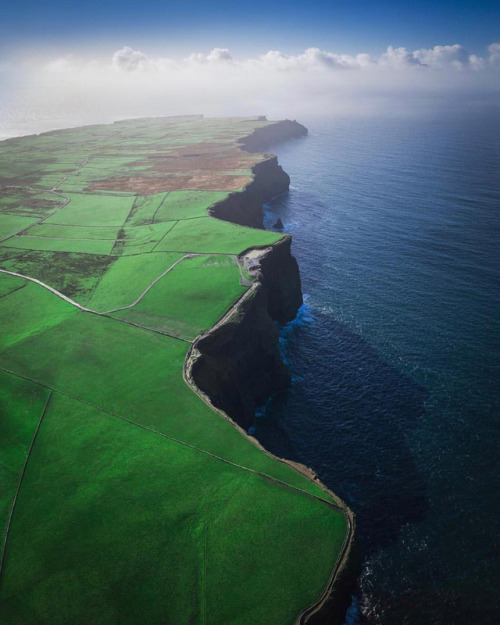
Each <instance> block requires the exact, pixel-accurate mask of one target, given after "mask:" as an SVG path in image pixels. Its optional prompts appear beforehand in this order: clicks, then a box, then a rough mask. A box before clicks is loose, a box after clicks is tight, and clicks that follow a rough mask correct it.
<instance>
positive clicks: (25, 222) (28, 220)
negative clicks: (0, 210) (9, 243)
mask: <svg viewBox="0 0 500 625" xmlns="http://www.w3.org/2000/svg"><path fill="white" fill-rule="evenodd" d="M35 221H36V219H33V218H32V217H20V216H19V215H2V214H0V239H4V238H5V237H10V236H11V235H13V234H15V233H16V232H20V231H21V230H24V229H25V228H28V227H29V226H30V225H31V224H32V223H34V222H35Z"/></svg>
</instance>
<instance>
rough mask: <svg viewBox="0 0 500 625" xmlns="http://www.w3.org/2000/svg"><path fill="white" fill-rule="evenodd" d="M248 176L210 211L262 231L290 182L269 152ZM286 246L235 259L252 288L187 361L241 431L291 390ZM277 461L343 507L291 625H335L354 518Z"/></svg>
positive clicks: (351, 556)
mask: <svg viewBox="0 0 500 625" xmlns="http://www.w3.org/2000/svg"><path fill="white" fill-rule="evenodd" d="M306 133H307V130H306V129H305V128H304V127H303V126H301V125H300V124H297V123H296V122H289V121H286V122H279V123H277V124H275V125H273V126H267V127H265V128H261V129H258V130H257V131H255V132H254V133H252V134H251V135H249V137H246V138H245V139H244V140H242V141H241V142H240V143H241V144H242V147H243V148H244V149H250V148H251V149H252V150H257V149H262V148H267V146H268V145H269V144H270V143H272V142H276V141H279V140H281V141H282V140H285V139H286V138H289V137H296V136H302V135H304V134H306ZM253 175H254V177H253V180H252V182H251V183H249V184H248V185H247V186H246V187H245V189H244V190H243V191H242V192H238V193H233V194H231V195H230V196H229V197H228V198H227V199H226V200H224V201H223V202H219V203H218V204H216V205H214V206H213V207H212V208H211V209H210V210H209V213H210V214H211V215H212V216H214V217H217V218H219V219H225V220H227V221H231V222H234V223H239V224H243V225H251V226H255V227H262V203H263V202H265V201H268V200H270V199H271V198H272V197H274V196H276V195H277V194H279V193H282V192H283V191H285V190H286V189H288V186H289V177H288V175H287V174H286V173H285V172H284V171H283V170H282V168H281V167H280V166H279V165H278V161H277V158H276V157H275V156H271V155H269V156H268V158H266V160H264V161H262V162H260V163H258V164H257V165H256V166H255V167H254V168H253ZM291 241H292V240H291V237H290V236H289V235H286V236H284V237H283V239H281V240H280V241H278V242H277V243H275V244H274V245H272V246H269V247H266V248H260V249H259V248H252V249H249V250H246V251H245V252H243V253H242V254H240V255H239V257H238V262H239V263H240V265H241V266H242V268H243V269H244V270H246V271H247V272H248V273H249V274H250V275H251V276H252V278H253V281H254V282H253V285H252V286H251V288H250V289H249V290H248V291H247V292H246V293H245V295H244V296H243V297H242V298H241V299H240V300H239V301H238V302H237V303H236V305H235V306H234V307H233V308H232V309H231V310H230V311H229V312H228V313H227V314H226V315H225V316H224V317H223V318H222V319H221V320H220V321H219V323H217V324H216V325H215V326H214V327H212V328H211V329H210V330H209V331H208V332H206V333H205V334H203V335H201V336H200V337H198V338H197V339H196V340H195V342H194V343H193V347H192V349H191V350H190V353H189V356H188V359H187V361H186V364H185V378H186V381H187V382H188V384H190V385H191V386H192V387H193V388H195V389H198V390H199V391H201V395H202V397H203V398H204V400H205V401H207V402H208V403H210V404H211V405H212V406H214V407H215V408H216V409H218V410H219V411H222V412H221V415H222V416H224V417H226V418H227V416H228V417H230V418H231V419H232V420H233V421H234V422H235V423H236V424H237V425H239V426H240V427H241V428H243V429H244V430H247V429H248V427H249V426H250V425H251V424H252V423H253V420H254V414H255V408H256V407H257V406H259V405H262V404H264V403H265V402H266V400H267V399H268V398H269V397H270V396H271V395H272V394H273V393H276V392H277V391H280V390H284V389H285V388H287V387H288V386H289V385H290V373H289V371H288V369H287V367H286V366H285V365H284V363H283V362H282V360H281V356H280V352H279V348H278V339H279V330H278V325H277V324H281V325H283V324H285V323H287V322H289V321H291V320H292V319H294V318H295V316H296V314H297V311H298V309H299V307H300V306H301V304H302V290H301V281H300V273H299V267H298V264H297V261H296V259H295V258H294V257H293V256H292V254H291ZM226 415H227V416H226ZM266 453H268V452H266ZM282 461H283V462H286V463H287V464H290V465H291V466H293V467H295V468H296V469H297V470H298V471H300V472H302V473H304V474H305V475H307V476H308V477H309V478H310V479H312V480H314V481H315V482H317V483H318V484H319V485H320V486H322V488H324V490H325V491H327V492H329V494H330V495H331V497H332V498H333V499H334V500H335V501H336V502H337V505H338V506H340V507H342V508H343V510H344V513H345V516H346V520H347V523H348V527H349V532H348V535H347V536H346V540H345V543H344V547H343V550H342V554H341V556H340V557H339V560H338V562H337V564H336V566H335V568H334V570H332V573H331V576H330V579H329V581H328V584H327V587H326V588H325V590H324V592H323V594H322V596H321V597H320V598H319V599H318V601H317V602H315V603H314V604H313V605H311V606H308V607H307V608H306V609H305V610H304V611H303V612H302V613H301V614H300V615H299V617H298V619H297V623H296V625H326V624H328V625H340V623H342V622H343V618H344V615H345V612H346V610H347V608H348V606H349V602H350V594H351V590H352V586H353V583H354V581H355V578H356V575H357V557H356V554H355V549H354V543H353V536H354V525H355V521H354V516H353V514H352V512H351V511H350V510H349V509H348V508H347V507H346V506H345V504H343V502H342V501H340V500H339V499H338V498H337V497H336V496H335V495H334V493H331V492H330V491H328V489H327V488H326V487H324V486H323V485H321V484H320V482H319V480H318V478H317V476H316V475H315V474H314V472H312V471H311V470H310V469H308V468H307V467H303V466H301V465H298V464H296V463H292V462H288V461H286V460H282ZM277 625H279V624H277Z"/></svg>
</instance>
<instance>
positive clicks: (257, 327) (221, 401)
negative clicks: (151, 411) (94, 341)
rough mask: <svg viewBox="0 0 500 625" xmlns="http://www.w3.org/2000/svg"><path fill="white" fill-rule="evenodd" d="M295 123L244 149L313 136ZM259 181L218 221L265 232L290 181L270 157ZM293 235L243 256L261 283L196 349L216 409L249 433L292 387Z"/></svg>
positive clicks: (216, 213)
mask: <svg viewBox="0 0 500 625" xmlns="http://www.w3.org/2000/svg"><path fill="white" fill-rule="evenodd" d="M306 133H307V130H306V129H305V128H304V127H303V126H301V125H300V124H297V123H296V122H290V121H286V122H279V123H277V124H273V125H270V126H266V127H264V128H260V129H258V130H256V131H255V132H253V133H252V134H251V135H249V136H248V137H246V138H245V139H244V140H243V141H241V144H242V147H243V149H246V150H248V151H253V150H257V149H265V148H266V147H267V146H268V145H269V144H270V143H274V142H276V141H283V140H284V139H286V138H290V137H297V136H301V135H303V134H306ZM252 171H253V175H254V178H253V180H252V182H251V183H250V184H248V185H247V186H246V187H245V189H244V190H243V191H242V192H238V193H233V194H231V195H230V196H229V197H228V198H227V199H225V200H224V201H222V202H219V203H218V204H216V205H215V206H213V207H212V208H211V209H210V210H209V213H210V214H211V215H212V216H213V217H217V218H218V219H224V220H226V221H231V222H234V223H238V224H242V225H246V226H253V227H259V228H262V217H263V213H262V204H263V203H264V202H266V201H268V200H270V199H271V198H273V197H275V196H276V195H279V194H280V193H283V192H285V191H286V190H287V189H288V187H289V184H290V178H289V176H288V174H286V173H285V172H284V171H283V169H282V168H281V167H280V166H279V165H278V159H277V158H276V157H275V156H272V155H269V156H268V158H266V159H265V160H263V161H261V162H260V163H257V164H256V165H255V166H254V168H253V170H252ZM290 247H291V238H290V237H289V236H285V237H284V238H283V239H282V240H281V241H279V242H278V243H276V244H275V245H272V246H271V247H268V248H265V249H263V250H262V249H260V250H258V249H254V250H248V251H247V252H244V253H243V254H241V256H240V259H239V261H240V263H241V264H242V265H244V266H245V268H246V269H247V270H248V271H249V272H250V273H251V274H252V275H253V277H254V280H255V283H254V285H253V286H252V288H251V289H250V290H249V291H248V292H247V294H246V295H245V296H244V297H243V298H242V300H240V302H239V304H238V305H237V306H236V308H235V309H234V310H233V311H232V313H231V314H229V315H228V316H227V318H226V319H223V320H222V322H220V323H219V324H217V326H215V327H214V328H212V330H211V331H210V332H208V333H206V334H205V335H203V336H202V337H200V338H199V339H198V340H197V341H196V342H195V344H194V346H193V350H192V369H191V375H192V377H193V380H194V381H195V383H196V385H197V386H198V388H200V389H201V390H202V391H203V392H204V393H205V394H206V395H207V396H208V397H209V398H210V401H211V402H212V404H213V405H214V406H215V407H217V408H219V409H221V410H223V411H224V412H226V413H227V414H228V415H229V416H230V417H231V418H232V419H233V420H234V421H236V422H237V423H238V424H239V425H240V426H242V427H243V428H245V429H247V428H248V427H249V426H250V425H251V424H252V422H253V419H254V414H255V408H256V407H257V406H259V405H262V404H263V403H265V401H266V400H267V399H268V398H269V397H270V396H271V395H272V394H273V393H275V392H277V391H279V390H282V389H285V388H286V387H287V386H289V384H290V374H289V372H288V370H287V368H286V366H285V365H284V364H283V362H282V360H281V357H280V353H279V349H278V338H279V331H278V327H277V325H276V322H277V323H279V324H285V323H287V322H288V321H291V320H292V319H293V318H294V317H295V315H296V314H297V311H298V309H299V307H300V306H301V304H302V291H301V284H300V274H299V268H298V265H297V261H296V260H295V258H294V257H293V256H292V255H291V251H290Z"/></svg>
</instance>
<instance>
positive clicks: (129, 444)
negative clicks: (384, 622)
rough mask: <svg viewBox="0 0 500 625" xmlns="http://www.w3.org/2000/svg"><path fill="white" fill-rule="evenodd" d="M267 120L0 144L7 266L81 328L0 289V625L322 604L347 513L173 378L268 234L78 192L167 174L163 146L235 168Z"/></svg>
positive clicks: (99, 130) (174, 618)
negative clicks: (241, 257)
mask: <svg viewBox="0 0 500 625" xmlns="http://www.w3.org/2000/svg"><path fill="white" fill-rule="evenodd" d="M268 123H269V122H265V121H261V120H257V119H256V118H226V119H214V120H206V119H203V118H202V117H198V116H187V117H178V118H154V119H136V120H129V121H127V122H117V123H114V124H109V125H95V126H87V127H82V128H75V129H70V130H59V131H53V132H49V133H44V134H41V135H39V136H28V137H22V138H16V139H10V140H7V141H4V142H0V157H1V158H0V241H2V242H1V243H0V268H2V269H5V270H8V271H13V272H16V273H19V274H21V275H22V276H26V277H28V278H32V279H36V280H39V281H41V282H42V283H43V284H44V285H48V286H49V287H51V288H52V289H55V291H56V292H59V293H61V294H63V295H65V296H67V297H69V298H70V299H71V300H72V301H73V302H76V303H77V304H79V305H82V306H85V307H87V308H88V309H89V310H90V311H91V312H86V311H82V310H80V309H79V308H78V307H77V306H76V305H74V304H73V303H71V302H68V301H65V300H64V299H63V298H61V297H59V296H58V294H57V293H54V292H51V291H50V290H48V289H47V288H44V286H43V285H39V284H36V283H34V282H33V281H32V280H27V279H24V278H19V277H15V276H10V275H6V274H3V273H0V318H1V319H2V332H1V333H0V453H1V457H0V546H1V545H3V543H4V538H6V540H5V553H4V561H3V568H2V569H1V570H0V625H26V624H30V625H31V624H33V625H67V624H71V625H80V624H81V625H87V624H88V623H92V624H95V625H116V624H117V623H121V624H123V625H128V624H130V625H137V624H138V623H148V624H151V625H170V624H175V625H198V624H199V625H202V624H203V625H255V624H257V623H258V624H259V625H277V624H279V625H292V624H293V623H295V621H296V619H297V616H298V614H299V613H300V612H301V610H303V609H304V608H306V607H307V606H309V605H310V604H312V603H313V602H314V601H315V600H317V599H318V597H319V596H320V595H321V593H322V591H323V589H324V588H325V586H326V584H327V582H328V579H329V576H330V574H331V572H332V570H333V568H334V566H335V564H336V562H337V559H338V557H339V554H340V553H341V550H342V545H343V543H344V540H345V537H346V532H347V525H346V518H345V515H344V513H343V511H342V510H341V509H340V508H338V507H337V506H336V505H332V504H334V502H333V500H332V498H331V497H330V495H329V494H328V493H327V492H325V491H324V490H323V489H322V488H320V486H319V485H318V484H317V483H316V482H314V481H312V480H310V479H309V478H308V477H306V476H305V475H303V474H302V473H299V472H298V471H296V470H295V469H293V468H291V466H289V465H288V464H286V463H284V462H281V461H279V460H278V459H276V458H274V457H272V456H270V455H268V454H267V453H265V452H264V451H263V450H262V449H261V448H260V447H258V446H257V445H255V444H254V443H253V442H252V440H251V439H250V438H248V437H245V436H244V435H242V433H241V432H240V430H239V429H238V428H236V427H235V426H234V425H233V423H232V422H230V421H229V420H226V419H225V418H223V416H222V415H220V414H218V413H217V412H215V411H214V410H213V409H212V408H211V407H210V406H209V405H208V404H207V403H205V402H204V401H203V400H202V398H201V397H200V396H198V395H197V394H196V393H195V392H193V390H192V388H191V387H190V386H189V385H188V384H187V383H186V381H185V379H184V376H183V369H184V365H185V362H186V357H187V356H188V353H189V351H190V350H191V348H192V341H193V340H195V339H196V337H197V336H198V335H200V334H201V333H203V332H205V331H206V330H208V329H210V328H211V327H212V326H213V325H215V324H216V323H217V322H218V321H219V320H220V319H221V318H222V317H223V316H224V314H225V313H226V312H227V311H229V310H230V309H231V308H232V307H233V306H234V304H235V303H236V302H237V301H238V300H239V299H240V298H241V297H242V296H243V295H244V294H245V292H246V291H247V288H248V287H245V286H242V284H241V275H240V270H239V268H238V265H237V259H236V256H237V255H238V254H239V253H241V252H242V251H244V250H245V249H248V248H251V247H256V246H257V247H266V246H269V245H272V244H273V243H275V242H277V241H279V240H280V239H281V237H282V235H280V234H278V233H274V232H267V231H264V230H257V229H252V228H246V227H243V226H239V225H235V224H232V223H228V222H225V221H221V220H217V219H214V218H212V217H209V216H208V213H207V210H208V209H209V207H210V206H212V205H213V204H215V203H217V202H219V201H221V200H223V199H224V198H226V197H227V195H228V193H229V192H228V191H220V192H214V191H197V190H189V189H181V190H176V191H170V192H162V193H154V194H149V195H146V194H145V193H146V192H147V188H148V187H147V184H149V181H146V182H147V184H146V186H144V185H142V186H141V185H139V186H138V187H137V189H136V190H134V192H130V193H129V192H117V191H100V190H99V191H91V190H90V188H91V186H92V184H93V183H94V182H104V184H105V183H106V181H116V180H119V179H127V180H129V179H132V180H133V179H134V176H137V179H140V178H141V177H144V176H147V177H151V178H152V179H153V178H154V177H155V176H160V177H161V176H163V175H167V176H168V175H169V172H168V171H166V172H163V171H162V172H161V173H160V172H159V171H158V172H155V168H154V166H153V164H154V163H155V162H158V161H157V160H155V159H160V160H161V159H163V162H164V163H165V162H169V161H172V156H173V155H172V156H169V155H170V154H171V152H172V151H173V150H176V149H178V148H186V147H188V146H189V149H188V150H183V151H180V152H176V153H175V154H176V155H179V154H180V155H181V156H180V158H181V157H182V154H187V155H188V154H191V153H192V154H197V155H203V154H206V155H208V156H206V158H208V159H210V158H211V157H210V154H214V151H215V150H220V154H221V155H227V154H231V153H234V150H235V145H236V142H237V141H238V140H239V139H241V138H242V137H244V136H246V135H247V134H249V133H250V132H251V131H252V130H253V129H255V128H259V127H263V126H265V125H266V124H268ZM165 156H169V158H168V159H165V158H164V157H165ZM261 158H262V157H261V156H260V155H254V154H247V155H246V156H244V157H243V158H242V160H243V161H244V165H243V167H246V165H247V163H248V170H246V169H245V170H242V169H241V167H242V166H241V165H239V168H240V169H236V166H235V170H233V171H224V172H221V171H214V172H213V174H214V175H221V174H224V175H227V174H234V175H241V173H242V172H243V171H244V172H246V173H248V171H249V170H250V168H251V167H252V165H253V164H254V163H256V162H258V161H260V160H261ZM215 160H216V159H215ZM145 163H146V164H145ZM201 171H207V169H206V167H205V168H202V170H201ZM181 173H182V172H181ZM185 173H186V179H187V180H189V179H190V176H194V175H199V172H190V171H186V172H185ZM174 174H175V175H178V174H179V172H174ZM54 186H57V188H58V190H59V194H58V193H54V192H51V189H52V188H53V187H54ZM110 186H111V183H110ZM157 188H162V187H161V186H158V187H157ZM163 188H168V187H163ZM145 189H146V191H145ZM65 202H67V203H66V205H63V204H64V203H65ZM18 233H20V234H18ZM4 239H5V240H4ZM245 276H246V277H247V278H248V274H246V273H245ZM35 433H36V438H35ZM28 453H30V455H29V458H28ZM14 502H15V507H14V508H13V504H14ZM12 511H13V513H12ZM11 513H12V519H11V523H10V524H9V519H10V517H11ZM7 528H8V531H7Z"/></svg>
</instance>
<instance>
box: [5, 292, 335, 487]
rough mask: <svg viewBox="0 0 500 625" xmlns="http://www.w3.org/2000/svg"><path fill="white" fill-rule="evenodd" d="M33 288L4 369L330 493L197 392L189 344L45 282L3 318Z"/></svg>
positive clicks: (10, 338) (10, 328)
mask: <svg viewBox="0 0 500 625" xmlns="http://www.w3.org/2000/svg"><path fill="white" fill-rule="evenodd" d="M31 287H33V289H38V290H39V291H40V293H38V294H37V295H38V297H37V298H36V299H35V294H32V293H29V294H28V297H31V298H32V300H33V301H34V302H35V303H36V308H35V309H34V310H31V309H27V310H26V311H23V316H22V318H21V319H20V320H19V321H18V322H16V321H14V320H12V321H11V322H10V323H8V324H7V327H6V330H7V332H6V334H5V337H4V335H2V336H1V343H0V350H1V349H2V347H3V345H2V344H5V347H6V349H3V351H1V352H0V367H3V368H5V369H8V370H10V371H14V372H18V373H22V374H23V375H26V376H27V377H29V378H30V379H33V380H35V381H37V382H41V383H43V384H45V385H47V386H50V387H51V388H54V389H55V390H57V391H60V392H62V393H66V394H69V395H71V396H72V397H75V398H77V399H81V400H83V401H85V402H88V403H91V404H93V405H95V406H98V407H102V408H105V409H107V410H110V411H112V412H114V413H116V414H119V415H121V416H123V417H125V418H127V419H130V420H132V421H134V422H136V423H140V424H141V425H145V426H147V427H150V428H152V429H154V430H156V431H159V432H162V433H164V434H167V435H168V436H172V437H174V438H177V439H179V440H183V441H186V442H188V443H189V444H191V445H194V446H196V447H200V448H202V449H205V450H207V451H210V452H211V453H214V454H216V455H218V456H222V457H224V458H227V459H229V460H231V461H233V462H237V463H238V464H244V465H245V466H251V467H252V468H255V469H257V470H260V471H264V472H265V473H269V474H270V475H273V476H275V477H277V478H279V479H283V480H284V481H288V482H290V483H292V484H294V485H300V487H301V488H304V489H305V490H308V491H309V492H314V493H317V494H318V495H319V496H325V495H324V493H322V491H321V490H320V489H319V488H318V487H317V486H316V485H314V484H313V483H312V482H311V481H310V480H308V479H307V478H305V477H304V476H302V475H300V474H299V473H297V472H296V471H293V470H292V469H290V468H289V467H287V466H286V465H284V464H281V463H277V462H275V461H274V460H272V459H271V458H269V457H268V456H266V455H265V454H263V453H262V452H261V451H259V450H258V448H257V447H255V446H254V445H253V444H252V443H251V442H250V441H248V440H247V439H245V438H244V437H242V436H241V434H240V433H239V432H238V431H237V430H236V429H235V428H234V427H233V426H232V425H231V424H230V423H228V422H227V421H226V420H225V419H223V418H221V417H219V416H217V415H214V412H213V411H212V410H211V409H210V408H209V407H208V406H207V405H206V404H204V403H203V401H202V400H201V399H200V398H199V397H198V396H197V395H195V394H194V393H193V392H192V391H191V389H190V388H189V387H188V386H187V385H186V384H185V382H184V380H183V379H182V373H181V372H182V367H183V364H184V360H185V358H186V354H187V351H188V349H189V347H190V346H189V344H188V343H185V342H183V341H179V340H177V339H173V338H170V337H167V336H163V335H160V334H156V333H153V332H150V331H148V330H143V329H141V328H136V327H133V326H130V325H127V324H124V323H121V322H119V321H116V320H113V319H109V318H106V317H99V316H97V315H93V314H91V313H85V312H80V311H78V310H77V309H76V308H75V307H73V306H71V305H70V304H67V303H66V302H64V301H62V300H60V299H59V298H58V297H57V296H55V295H53V294H51V293H49V292H48V291H46V290H45V289H42V287H39V286H37V285H30V286H29V287H26V288H25V289H22V290H21V291H17V292H16V293H13V294H11V295H9V296H7V297H5V298H1V299H0V317H1V318H4V317H5V316H6V315H7V314H8V313H9V311H10V310H12V309H13V307H14V306H16V304H17V305H18V306H19V303H18V301H17V300H16V296H17V298H19V293H23V292H25V291H27V290H28V288H31ZM50 298H52V299H53V300H55V301H54V302H51V301H50ZM9 300H12V302H11V306H10V307H9V305H8V302H9ZM25 301H26V300H25ZM33 354H37V357H36V358H33Z"/></svg>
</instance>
